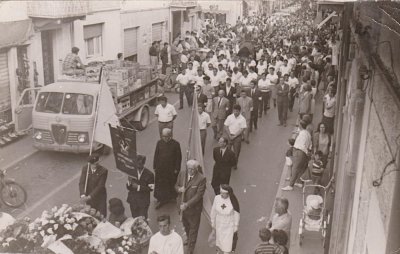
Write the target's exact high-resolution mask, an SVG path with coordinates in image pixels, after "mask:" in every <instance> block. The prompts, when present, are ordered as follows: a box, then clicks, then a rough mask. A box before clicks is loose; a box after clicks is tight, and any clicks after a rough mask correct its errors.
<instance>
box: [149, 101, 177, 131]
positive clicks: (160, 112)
mask: <svg viewBox="0 0 400 254" xmlns="http://www.w3.org/2000/svg"><path fill="white" fill-rule="evenodd" d="M158 101H159V102H160V104H158V105H157V107H156V110H155V112H154V114H155V115H156V117H157V120H158V129H159V132H160V137H161V136H162V130H163V129H164V128H168V129H171V134H172V131H173V128H174V120H175V118H176V117H177V116H178V114H177V113H176V110H175V107H174V105H171V104H169V103H167V97H165V96H161V97H159V98H158Z"/></svg>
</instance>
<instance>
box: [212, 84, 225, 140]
mask: <svg viewBox="0 0 400 254" xmlns="http://www.w3.org/2000/svg"><path fill="white" fill-rule="evenodd" d="M224 96H225V92H224V90H219V91H218V96H217V97H215V98H214V99H213V107H212V119H211V121H212V127H213V130H214V139H218V138H220V137H221V136H222V134H223V131H224V122H225V119H226V117H227V116H228V110H229V100H228V99H227V98H225V97H224Z"/></svg>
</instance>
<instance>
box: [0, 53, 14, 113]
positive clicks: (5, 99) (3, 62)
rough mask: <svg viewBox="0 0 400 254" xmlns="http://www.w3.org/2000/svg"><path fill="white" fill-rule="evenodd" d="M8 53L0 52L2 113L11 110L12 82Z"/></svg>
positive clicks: (0, 105)
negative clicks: (9, 72) (9, 74)
mask: <svg viewBox="0 0 400 254" xmlns="http://www.w3.org/2000/svg"><path fill="white" fill-rule="evenodd" d="M7 60H8V59H7V51H5V52H4V51H2V52H1V51H0V111H4V110H8V109H10V108H11V94H10V80H9V76H8V63H7V62H8V61H7Z"/></svg>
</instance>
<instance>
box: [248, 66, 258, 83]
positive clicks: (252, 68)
mask: <svg viewBox="0 0 400 254" xmlns="http://www.w3.org/2000/svg"><path fill="white" fill-rule="evenodd" d="M255 70H256V67H255V66H250V67H249V77H250V78H251V80H256V81H257V79H258V75H257V73H256V72H255Z"/></svg>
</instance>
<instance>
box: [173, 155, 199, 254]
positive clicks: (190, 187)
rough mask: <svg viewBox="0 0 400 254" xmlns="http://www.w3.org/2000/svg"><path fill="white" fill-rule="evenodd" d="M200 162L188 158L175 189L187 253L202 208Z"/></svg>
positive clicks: (195, 237) (190, 246) (193, 237)
mask: <svg viewBox="0 0 400 254" xmlns="http://www.w3.org/2000/svg"><path fill="white" fill-rule="evenodd" d="M199 170H200V164H199V162H198V161H196V160H188V161H187V163H186V170H182V171H181V172H179V175H178V180H177V182H176V184H175V189H176V191H177V192H178V193H179V195H178V204H179V205H180V207H179V209H180V212H181V218H182V223H183V227H184V228H185V232H186V236H187V239H186V240H185V242H184V245H188V246H187V249H188V252H187V253H188V254H192V253H193V251H194V247H195V245H196V240H197V233H198V232H199V226H200V217H201V212H202V210H203V195H204V192H205V190H206V178H205V177H204V176H203V175H202V174H201V173H200V172H199Z"/></svg>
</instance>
